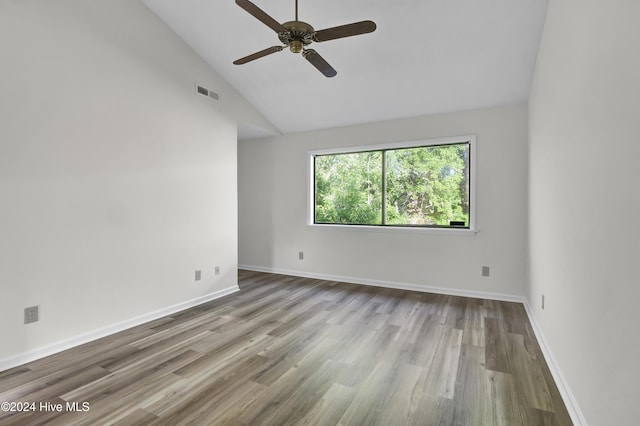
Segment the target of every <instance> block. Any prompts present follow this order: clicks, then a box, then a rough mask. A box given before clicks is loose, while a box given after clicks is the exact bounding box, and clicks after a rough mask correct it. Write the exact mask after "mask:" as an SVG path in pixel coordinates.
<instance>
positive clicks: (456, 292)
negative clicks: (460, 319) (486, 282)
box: [238, 265, 524, 303]
mask: <svg viewBox="0 0 640 426" xmlns="http://www.w3.org/2000/svg"><path fill="white" fill-rule="evenodd" d="M238 269H246V270H248V271H256V272H268V273H271V274H280V275H292V276H295V277H304V278H315V279H318V280H328V281H339V282H343V283H350V284H362V285H370V286H374V287H386V288H395V289H398V290H411V291H420V292H423V293H437V294H447V295H451V296H462V297H473V298H476V299H490V300H500V301H503V302H517V303H524V298H523V297H522V296H517V295H513V294H502V293H490V292H485V291H472V290H460V289H453V288H444V287H431V286H425V285H420V284H411V283H401V282H394V281H381V280H374V279H369V278H356V277H344V276H338V275H327V274H318V273H314V272H305V271H292V270H288V269H278V268H265V267H262V266H253V265H238Z"/></svg>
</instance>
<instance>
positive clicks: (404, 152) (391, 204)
mask: <svg viewBox="0 0 640 426" xmlns="http://www.w3.org/2000/svg"><path fill="white" fill-rule="evenodd" d="M474 140H475V138H472V137H468V138H464V139H459V138H458V139H455V140H438V141H421V142H413V143H406V144H393V145H386V146H376V147H363V148H360V149H357V150H355V149H354V150H351V151H347V150H345V151H328V152H327V151H322V152H320V151H317V152H313V153H311V162H312V173H311V174H312V190H313V191H312V194H313V195H312V223H314V224H332V225H369V226H388V227H392V226H395V227H426V228H463V229H470V228H473V219H474V218H473V217H472V213H473V206H472V204H473V203H472V200H473V197H472V190H473V188H472V186H473V185H472V175H471V170H472V167H473V164H472V163H473V161H472V155H471V154H472V149H474V147H473V142H474Z"/></svg>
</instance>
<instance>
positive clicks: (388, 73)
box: [143, 0, 547, 138]
mask: <svg viewBox="0 0 640 426" xmlns="http://www.w3.org/2000/svg"><path fill="white" fill-rule="evenodd" d="M143 1H144V3H145V4H146V5H147V6H148V7H149V8H151V9H152V10H153V11H154V12H155V13H156V14H157V15H158V16H159V17H160V18H161V19H162V20H163V21H164V22H165V23H166V24H167V25H168V26H169V27H170V28H172V29H173V30H174V31H175V32H176V33H177V34H178V35H179V36H180V37H181V38H182V39H183V40H184V41H185V42H186V43H187V44H188V45H189V46H191V47H192V48H193V49H194V50H195V51H196V52H198V54H200V56H201V57H202V58H204V59H205V60H206V61H207V62H208V63H209V64H210V65H211V66H212V67H213V68H214V69H215V70H216V71H217V72H218V73H219V74H220V75H221V76H222V77H223V78H225V79H226V80H227V81H228V82H229V83H230V84H231V85H232V86H234V87H235V88H236V89H237V90H238V91H239V92H240V93H241V94H242V95H243V96H244V97H245V98H246V99H247V100H248V101H249V102H250V103H251V104H252V105H253V106H254V107H256V108H257V109H258V110H259V111H260V112H261V113H262V114H263V115H264V116H265V117H267V118H268V119H269V120H270V121H271V123H273V124H274V126H275V127H276V128H278V129H279V130H280V131H281V132H282V133H293V132H300V131H308V130H317V129H322V128H331V127H340V126H347V125H352V124H359V123H367V122H373V121H383V120H390V119H396V118H404V117H414V116H420V115H427V114H434V113H441V112H450V111H459V110H465V109H471V108H481V107H487V106H496V105H504V104H514V103H520V102H526V101H527V100H528V97H529V89H530V85H531V78H532V75H533V69H534V65H535V60H536V55H537V51H538V44H539V42H540V36H541V33H542V27H543V24H544V17H545V12H546V8H547V0H396V1H391V0H299V13H300V16H299V18H300V20H302V21H305V22H308V23H309V24H311V25H312V26H313V27H314V28H315V29H316V30H319V29H323V28H328V27H333V26H337V25H343V24H347V23H351V22H356V21H361V20H366V19H370V20H373V21H374V22H376V24H377V26H378V28H377V30H376V31H375V32H373V33H371V34H365V35H360V36H355V37H349V38H344V39H338V40H332V41H327V42H323V43H314V44H313V45H312V47H313V48H314V49H315V50H317V51H318V53H320V54H321V55H322V56H323V57H324V58H325V59H326V60H327V62H329V63H330V64H331V65H332V66H333V67H334V68H335V69H336V70H337V71H338V75H337V76H336V77H333V78H326V77H324V76H323V75H322V74H321V73H320V72H319V71H317V70H316V69H315V68H314V67H313V66H312V65H311V64H309V63H308V62H307V61H306V60H305V59H304V58H302V57H301V55H296V54H293V53H291V52H289V51H288V50H283V51H282V52H279V53H275V54H273V55H270V56H266V57H264V58H261V59H258V60H255V61H253V62H250V63H248V64H245V65H233V64H232V62H233V61H234V60H236V59H238V58H241V57H244V56H246V55H249V54H251V53H254V52H256V51H259V50H262V49H264V48H267V47H270V46H274V45H279V44H281V43H280V42H279V41H278V38H277V35H276V33H275V32H273V31H272V30H271V29H270V28H269V27H267V26H266V25H264V24H263V23H261V22H260V21H258V20H257V19H256V18H254V17H253V16H251V15H250V14H249V13H247V12H246V11H245V10H243V9H241V8H240V7H239V6H237V5H236V4H235V2H234V1H233V0H180V1H176V0H143ZM252 1H253V2H254V3H255V4H256V5H257V6H258V7H260V8H261V9H262V10H264V11H265V12H267V13H268V14H269V15H271V16H272V17H273V18H274V19H276V20H277V21H279V22H285V21H290V20H293V19H294V4H295V3H294V0H252ZM266 134H267V132H266V131H264V135H266ZM262 135H263V131H262V130H261V129H259V128H255V127H253V126H251V125H248V124H247V125H244V126H241V127H240V138H247V137H256V136H262Z"/></svg>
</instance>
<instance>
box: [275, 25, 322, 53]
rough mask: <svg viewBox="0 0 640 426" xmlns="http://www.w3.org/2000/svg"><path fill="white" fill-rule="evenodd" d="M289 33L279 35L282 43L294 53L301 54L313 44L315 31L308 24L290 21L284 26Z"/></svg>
mask: <svg viewBox="0 0 640 426" xmlns="http://www.w3.org/2000/svg"><path fill="white" fill-rule="evenodd" d="M282 26H283V27H285V28H286V29H287V32H281V33H278V38H279V39H280V41H281V42H283V43H284V44H286V45H287V46H289V50H291V51H292V52H293V53H300V52H302V51H303V50H304V48H305V46H308V45H309V44H311V43H312V42H313V34H314V33H315V30H314V29H313V27H312V26H311V25H309V24H307V23H306V22H302V21H289V22H285V23H283V24H282Z"/></svg>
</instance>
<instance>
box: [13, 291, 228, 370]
mask: <svg viewBox="0 0 640 426" xmlns="http://www.w3.org/2000/svg"><path fill="white" fill-rule="evenodd" d="M239 290H240V288H239V287H238V286H232V287H228V288H225V289H223V290H219V291H216V292H214V293H210V294H207V295H204V296H201V297H197V298H195V299H191V300H187V301H186V302H182V303H177V304H175V305H171V306H167V307H166V308H162V309H158V310H156V311H153V312H149V313H147V314H143V315H140V316H137V317H135V318H131V319H128V320H125V321H122V322H119V323H117V324H113V325H110V326H108V327H104V328H101V329H98V330H94V331H90V332H88V333H83V334H80V335H77V336H74V337H71V338H68V339H64V340H61V341H59V342H55V343H52V344H49V345H46V346H42V347H40V348H36V349H32V350H30V351H27V352H24V353H20V354H17V355H13V356H10V357H7V358H3V359H0V371H4V370H8V369H9V368H13V367H17V366H19V365H23V364H26V363H28V362H31V361H35V360H37V359H40V358H44V357H46V356H49V355H53V354H56V353H58V352H62V351H64V350H67V349H70V348H73V347H75V346H79V345H82V344H84V343H89V342H91V341H94V340H97V339H100V338H102V337H106V336H109V335H111V334H114V333H118V332H120V331H123V330H127V329H129V328H132V327H135V326H137V325H141V324H144V323H146V322H149V321H153V320H156V319H158V318H162V317H165V316H167V315H171V314H174V313H176V312H180V311H183V310H185V309H189V308H193V307H194V306H198V305H201V304H203V303H206V302H210V301H212V300H216V299H219V298H221V297H224V296H227V295H229V294H232V293H235V292H237V291H239Z"/></svg>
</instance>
